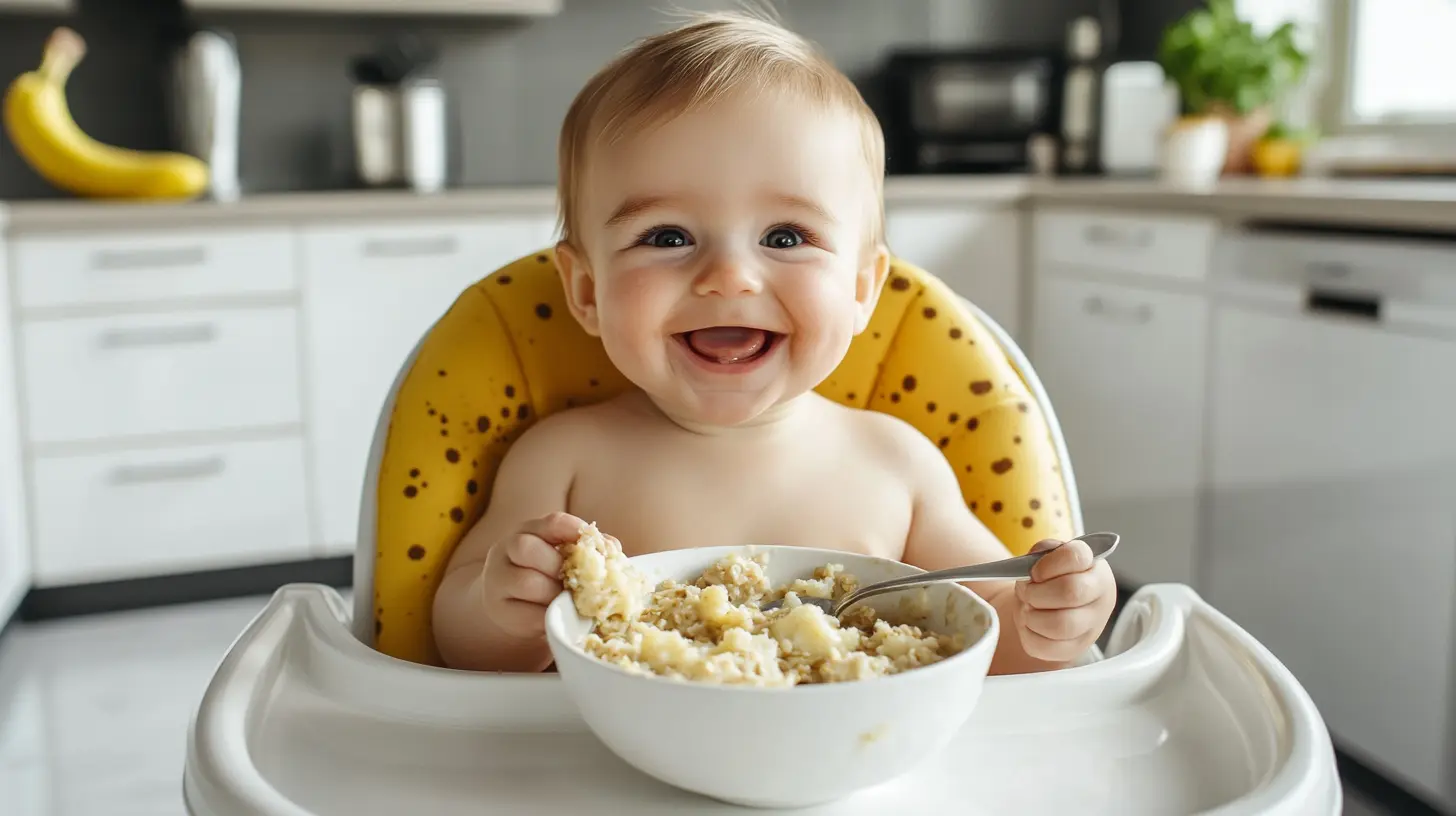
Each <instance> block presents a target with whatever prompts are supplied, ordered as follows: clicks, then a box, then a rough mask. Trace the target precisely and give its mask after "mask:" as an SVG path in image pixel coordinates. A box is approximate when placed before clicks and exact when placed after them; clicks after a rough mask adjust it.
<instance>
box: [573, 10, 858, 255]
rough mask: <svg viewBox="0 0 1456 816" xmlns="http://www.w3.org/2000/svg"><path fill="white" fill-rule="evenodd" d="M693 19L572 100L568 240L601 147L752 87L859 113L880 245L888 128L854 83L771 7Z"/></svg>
mask: <svg viewBox="0 0 1456 816" xmlns="http://www.w3.org/2000/svg"><path fill="white" fill-rule="evenodd" d="M687 16H688V17H689V18H690V19H689V22H687V23H686V24H684V25H682V26H680V27H678V28H674V29H672V30H670V31H667V32H664V33H661V34H656V35H653V36H650V37H646V38H644V39H641V40H638V41H637V42H636V43H634V44H633V45H632V46H631V47H630V48H628V49H627V50H626V51H624V52H623V53H621V54H620V55H618V56H617V58H616V59H614V60H612V61H611V62H610V63H608V64H607V65H606V67H604V68H602V69H601V70H600V71H598V72H597V73H596V75H595V76H593V77H592V78H591V79H590V80H589V81H588V82H587V84H586V86H585V87H584V88H582V89H581V91H580V92H579V93H578V94H577V96H576V99H575V100H573V101H572V103H571V108H570V109H569V110H568V111H567V113H566V119H565V121H564V122H563V123H562V125H561V138H560V142H559V145H558V155H557V161H558V167H557V173H558V178H557V197H558V204H559V207H560V217H561V224H560V226H561V231H562V240H563V241H565V242H566V243H568V244H569V245H571V246H573V247H576V248H577V249H580V244H579V243H577V240H576V239H577V237H578V236H579V235H580V231H581V224H580V221H579V220H578V219H579V213H580V208H579V202H580V200H581V199H580V194H581V179H582V176H583V169H584V167H585V164H586V159H587V157H588V155H589V153H590V150H591V148H592V146H593V145H599V144H612V143H614V142H616V141H617V140H619V139H621V138H623V137H625V136H627V135H629V134H632V133H635V132H640V131H641V130H642V129H644V128H648V127H651V126H652V125H655V124H660V123H662V122H665V121H667V120H669V119H672V118H673V117H676V116H678V115H681V114H684V113H687V112H689V111H691V110H694V109H698V108H701V107H706V106H708V105H711V104H712V103H713V102H715V101H717V100H720V99H722V98H724V97H726V96H728V95H730V94H732V93H735V92H740V91H743V90H745V89H752V90H755V91H788V92H791V93H797V94H801V95H802V96H803V97H804V99H805V100H806V101H808V102H810V103H811V104H817V105H822V106H824V107H825V108H826V109H828V110H836V111H842V112H845V113H848V114H849V115H850V116H851V117H853V119H854V120H855V121H856V123H857V124H858V126H859V129H860V135H861V139H862V141H863V144H864V153H865V163H866V165H867V167H868V169H869V172H870V178H871V182H872V184H873V187H874V198H875V201H874V207H873V210H872V218H873V219H874V220H873V224H872V228H871V239H872V241H873V242H874V243H876V244H878V243H880V242H882V241H883V240H884V205H883V190H884V175H885V141H884V135H883V133H882V132H881V130H880V124H879V121H878V120H877V119H876V118H875V115H874V113H873V112H872V111H871V110H870V108H869V106H868V105H867V104H865V101H864V98H863V97H862V96H861V95H860V93H859V89H858V88H856V87H855V86H854V83H853V82H851V81H850V80H849V78H848V77H846V76H845V75H844V74H843V73H842V72H841V71H840V70H839V69H838V68H836V67H835V66H834V64H833V63H831V62H830V61H829V60H828V59H827V58H825V57H824V56H823V54H821V53H820V52H819V50H818V49H817V48H816V47H815V46H814V45H813V44H812V43H810V42H809V41H808V40H806V39H804V38H803V37H801V36H799V35H797V34H795V33H793V32H791V31H789V30H788V29H786V28H784V27H783V26H782V25H780V24H779V22H778V21H777V20H775V19H773V17H772V15H771V14H770V13H769V12H768V11H766V10H760V11H758V12H757V13H754V12H751V11H740V12H697V13H690V14H688V15H687Z"/></svg>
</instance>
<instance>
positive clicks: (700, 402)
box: [648, 392, 807, 431]
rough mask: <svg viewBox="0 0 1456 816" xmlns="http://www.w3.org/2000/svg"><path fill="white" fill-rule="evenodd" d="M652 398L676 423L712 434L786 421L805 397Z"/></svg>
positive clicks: (719, 395)
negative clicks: (715, 431) (713, 431)
mask: <svg viewBox="0 0 1456 816" xmlns="http://www.w3.org/2000/svg"><path fill="white" fill-rule="evenodd" d="M804 393H807V392H804ZM648 396H649V397H651V399H652V401H653V402H654V403H655V404H656V405H657V407H658V409H659V410H661V411H662V412H663V414H665V415H666V416H667V418H668V419H670V420H672V421H673V422H674V423H676V424H678V425H681V426H682V427H684V428H687V429H688V430H694V431H711V430H730V429H734V428H751V427H754V426H759V425H765V424H769V423H772V422H775V421H778V420H780V419H783V418H784V417H785V416H787V415H788V414H789V413H791V412H792V407H793V404H794V403H795V402H796V398H797V397H801V396H803V394H799V393H793V394H787V395H772V394H756V393H734V392H708V393H699V394H692V395H691V396H688V397H686V398H684V396H683V395H679V394H673V395H660V396H658V395H652V394H651V393H649V394H648Z"/></svg>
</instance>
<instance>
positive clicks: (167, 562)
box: [33, 438, 309, 586]
mask: <svg viewBox="0 0 1456 816" xmlns="http://www.w3.org/2000/svg"><path fill="white" fill-rule="evenodd" d="M34 488H35V495H34V503H33V507H34V510H35V530H36V541H35V556H36V558H35V571H36V583H37V584H38V585H45V586H54V585H57V584H68V583H80V582H87V581H99V580H109V579H115V578H126V577H135V576H142V575H156V574H165V573H173V572H184V571H188V570H196V569H214V568H220V567H229V566H241V565H246V564H252V563H260V562H267V561H283V560H291V559H297V558H306V557H308V555H309V524H308V511H307V505H306V495H305V482H304V447H303V442H302V440H301V439H299V438H287V439H277V440H263V441H248V442H229V443H226V444H218V445H199V446H189V447H178V448H167V449H154V450H142V451H124V452H119V453H107V454H97V455H89V456H41V457H37V459H36V461H35V465H34Z"/></svg>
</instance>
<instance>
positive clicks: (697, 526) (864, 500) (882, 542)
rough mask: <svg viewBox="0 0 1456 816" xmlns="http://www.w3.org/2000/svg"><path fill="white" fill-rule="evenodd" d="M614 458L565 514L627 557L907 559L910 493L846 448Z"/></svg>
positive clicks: (586, 481)
mask: <svg viewBox="0 0 1456 816" xmlns="http://www.w3.org/2000/svg"><path fill="white" fill-rule="evenodd" d="M613 453H614V454H615V455H612V456H604V457H601V458H600V459H596V460H594V461H593V462H592V463H591V464H590V465H588V466H587V467H585V468H584V469H582V470H580V471H579V472H578V474H577V478H576V480H575V482H574V483H573V487H572V492H571V497H570V507H569V509H568V511H569V512H570V513H572V514H573V515H576V516H579V517H580V518H583V519H586V520H587V521H595V522H596V523H597V525H598V526H599V527H600V528H601V529H602V531H603V532H606V533H609V534H611V535H614V536H616V537H617V538H618V539H619V540H620V541H621V542H622V546H623V548H624V549H625V550H626V551H627V553H628V554H629V555H639V554H642V553H649V552H660V551H663V550H675V549H683V548H687V547H714V546H742V545H747V544H786V545H797V546H805V547H819V548H824V549H832V550H840V551H845V552H855V553H862V554H866V555H877V556H881V557H885V558H895V559H899V558H900V557H901V556H902V554H903V553H904V549H905V539H906V536H907V535H908V533H909V530H910V520H911V496H910V494H909V491H908V489H907V488H906V487H905V485H904V484H903V483H901V482H900V480H899V479H898V478H896V477H895V476H894V475H893V474H891V473H890V472H888V470H887V469H886V468H884V467H882V466H879V465H877V463H875V462H873V461H857V457H852V456H846V455H845V453H844V452H842V451H841V452H839V453H838V455H833V454H832V453H830V452H822V453H823V455H806V454H803V453H802V452H800V453H797V454H796V455H786V456H774V457H753V456H747V455H745V454H743V453H742V452H728V453H725V454H722V455H715V454H714V453H713V452H712V451H703V450H666V449H660V450H652V449H645V450H644V449H642V448H639V449H638V450H636V451H633V452H630V453H629V452H628V451H613ZM819 453H821V452H815V454H819Z"/></svg>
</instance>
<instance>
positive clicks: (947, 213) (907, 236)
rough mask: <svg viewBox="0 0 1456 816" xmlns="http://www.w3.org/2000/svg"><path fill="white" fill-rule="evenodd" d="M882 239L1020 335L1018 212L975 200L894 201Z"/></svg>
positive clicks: (1013, 332) (1019, 336)
mask: <svg viewBox="0 0 1456 816" xmlns="http://www.w3.org/2000/svg"><path fill="white" fill-rule="evenodd" d="M885 221H886V225H885V233H886V242H887V243H888V244H889V246H890V251H891V252H892V253H894V254H895V256H896V257H899V258H902V259H904V260H906V261H908V262H910V263H912V264H915V265H916V266H918V267H920V268H921V269H924V270H925V271H927V272H929V273H930V274H932V275H934V276H936V277H937V278H940V279H941V280H942V281H944V282H945V284H946V285H947V286H949V287H950V288H951V289H953V290H955V292H956V293H957V294H959V295H961V296H962V297H964V298H966V299H968V300H970V301H971V302H972V303H975V304H976V305H977V306H979V307H981V309H983V310H985V312H986V313H987V314H989V315H990V316H991V317H992V319H994V320H995V321H996V322H997V323H1000V324H1001V327H1002V328H1004V329H1006V331H1007V333H1009V334H1010V335H1011V336H1012V337H1014V338H1016V339H1018V340H1020V339H1021V324H1022V322H1023V321H1022V316H1021V310H1022V298H1021V291H1022V279H1023V278H1022V274H1023V273H1022V268H1021V215H1020V213H1019V212H1017V211H1016V210H1014V209H1010V208H1002V207H987V206H984V205H982V206H977V205H974V204H960V203H936V204H920V203H906V204H892V205H890V206H889V208H888V212H887V213H886V215H885Z"/></svg>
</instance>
